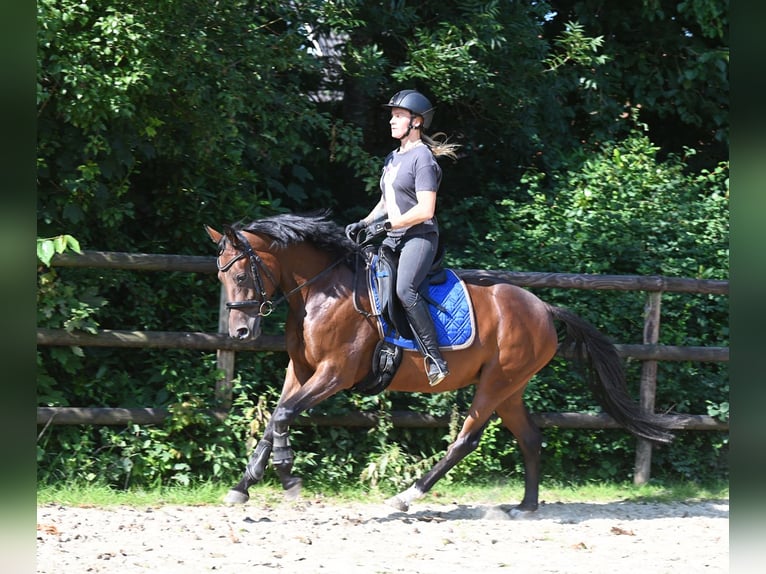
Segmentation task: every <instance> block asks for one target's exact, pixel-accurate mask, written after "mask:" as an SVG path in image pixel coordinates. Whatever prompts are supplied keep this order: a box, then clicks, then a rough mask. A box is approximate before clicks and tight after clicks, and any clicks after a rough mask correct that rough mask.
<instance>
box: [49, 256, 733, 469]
mask: <svg viewBox="0 0 766 574" xmlns="http://www.w3.org/2000/svg"><path fill="white" fill-rule="evenodd" d="M51 265H52V266H57V267H86V268H100V269H128V270H134V271H164V272H169V271H180V272H190V273H211V274H212V273H215V272H216V266H215V259H214V258H213V257H201V256H183V255H154V254H144V253H138V254H135V253H118V252H103V251H86V252H83V253H82V254H71V253H64V254H59V255H56V256H55V257H54V258H53V260H52V262H51ZM472 271H477V270H472ZM495 273H496V272H495ZM502 275H503V277H504V278H505V279H507V280H508V281H510V282H511V283H514V284H516V285H519V286H521V287H528V288H534V287H555V288H563V289H596V290H612V291H644V292H646V293H647V301H646V304H645V308H644V336H643V344H642V345H616V347H617V351H618V353H619V354H620V355H621V356H622V357H626V358H627V357H630V358H633V359H638V360H641V361H643V364H642V373H641V382H640V397H639V401H640V403H641V406H642V407H643V408H645V409H647V410H649V411H651V410H653V409H654V397H655V391H656V386H657V363H658V361H700V362H721V361H728V360H729V348H728V347H676V346H666V345H658V344H657V343H658V341H659V329H660V315H661V298H662V293H663V292H676V293H696V294H715V295H728V293H729V282H728V281H720V280H703V279H688V278H673V277H662V276H652V277H645V276H631V275H578V274H569V273H521V272H504V273H502ZM225 330H226V312H225V307H224V306H223V304H221V312H220V318H219V332H218V333H199V332H196V333H187V332H167V331H119V330H102V331H99V332H98V333H96V334H90V333H84V332H77V333H68V332H66V331H64V330H55V329H38V330H37V344H38V345H41V346H81V347H85V346H93V347H133V348H173V349H198V350H208V351H209V350H216V351H217V353H218V364H219V367H220V368H222V369H223V371H224V372H225V376H224V378H223V379H222V380H219V381H216V383H215V385H216V389H215V392H216V397H217V399H218V400H219V401H220V402H221V404H223V405H224V407H225V408H223V409H219V410H216V411H213V413H214V414H215V415H216V416H217V417H219V418H220V419H223V418H225V417H226V416H227V412H228V406H230V405H231V398H232V397H231V395H232V389H231V381H232V379H233V378H234V360H235V356H236V353H237V352H242V351H248V352H252V351H256V352H257V351H284V350H285V342H284V337H283V336H268V335H262V336H261V337H259V339H258V340H257V341H256V342H242V341H237V340H235V339H231V338H229V337H228V335H226V334H225V333H224V331H225ZM561 355H562V356H564V357H565V358H566V353H562V354H561ZM167 416H168V412H167V410H165V409H161V408H79V407H38V409H37V424H38V425H51V424H53V425H72V424H90V425H123V424H128V423H131V422H132V423H137V424H154V423H159V422H162V421H163V420H164V419H165V418H166V417H167ZM391 417H392V422H393V424H394V425H395V426H401V427H417V428H425V427H440V426H447V425H448V424H449V420H448V419H447V418H446V417H434V416H431V415H428V414H422V413H413V412H404V411H398V412H393V413H391ZM666 417H667V418H668V419H669V421H670V422H671V423H672V426H673V428H675V429H677V430H698V431H728V429H729V425H728V422H724V421H720V420H717V419H714V418H713V417H710V416H708V415H685V417H686V418H684V419H681V418H680V417H674V416H672V415H666ZM532 418H533V419H534V420H535V422H536V423H537V424H538V425H540V426H541V427H552V426H557V427H564V428H617V427H618V426H619V425H617V424H616V423H615V421H614V420H613V419H612V418H611V417H610V416H609V415H607V414H598V415H592V414H584V413H534V414H532ZM376 423H377V417H376V416H375V415H374V414H371V413H363V412H350V413H347V414H345V415H341V416H323V415H304V416H302V417H301V418H299V419H298V421H296V423H295V424H300V425H319V426H349V427H372V426H374V425H375V424H376ZM651 452H652V451H651V443H649V442H648V441H645V440H642V439H639V441H638V445H637V450H636V463H635V474H634V482H635V483H636V484H643V483H645V482H646V481H647V480H648V479H649V475H650V469H651Z"/></svg>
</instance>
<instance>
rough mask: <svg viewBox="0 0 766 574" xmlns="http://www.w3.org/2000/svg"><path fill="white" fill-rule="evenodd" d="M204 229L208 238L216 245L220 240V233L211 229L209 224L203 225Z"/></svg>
mask: <svg viewBox="0 0 766 574" xmlns="http://www.w3.org/2000/svg"><path fill="white" fill-rule="evenodd" d="M205 231H207V234H208V236H209V237H210V239H212V240H213V243H215V244H216V245H217V244H218V242H219V241H221V237H223V235H222V234H221V233H218V232H217V231H216V230H215V229H213V228H212V227H210V226H209V225H205Z"/></svg>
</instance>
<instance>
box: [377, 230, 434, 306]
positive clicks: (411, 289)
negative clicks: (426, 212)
mask: <svg viewBox="0 0 766 574" xmlns="http://www.w3.org/2000/svg"><path fill="white" fill-rule="evenodd" d="M383 243H384V244H385V245H388V246H389V247H391V249H393V250H394V252H395V253H396V254H397V255H398V256H399V264H398V266H397V274H396V296H397V297H398V298H399V300H400V301H401V302H402V305H404V308H405V309H408V308H410V307H412V306H413V305H414V304H415V303H416V302H417V298H418V289H419V288H420V286H421V285H422V283H423V281H425V279H426V276H427V275H428V272H429V271H430V269H431V265H433V262H434V257H435V256H436V250H437V248H438V246H439V234H438V233H436V232H434V233H426V234H424V235H413V236H410V237H408V236H404V237H401V238H392V237H386V239H384V240H383Z"/></svg>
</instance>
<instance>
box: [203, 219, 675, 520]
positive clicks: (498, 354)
mask: <svg viewBox="0 0 766 574" xmlns="http://www.w3.org/2000/svg"><path fill="white" fill-rule="evenodd" d="M205 229H206V231H207V233H208V235H209V236H210V238H211V239H212V240H213V241H214V242H215V243H216V244H217V246H218V255H217V265H218V279H219V280H220V281H221V283H222V284H223V288H224V291H225V296H226V298H227V300H228V301H227V303H226V305H227V307H228V309H229V317H228V328H229V335H230V336H231V337H234V338H236V339H239V340H254V339H257V337H258V336H259V335H260V333H261V319H262V318H264V317H266V316H268V315H269V314H270V313H271V311H272V310H273V308H274V306H276V305H278V304H281V303H284V304H286V305H287V306H288V310H287V320H286V324H285V341H286V347H287V353H288V356H289V363H288V365H287V371H286V375H285V380H284V385H283V387H282V391H281V396H280V398H279V401H278V403H277V405H276V407H275V409H274V411H273V413H272V416H271V417H270V419H269V421H268V423H267V425H266V427H265V430H264V432H263V436H262V437H261V438H260V440H259V442H258V443H257V444H256V447H255V449H254V450H253V453H252V455H251V457H250V459H249V461H248V463H247V465H246V468H245V471H244V474H243V476H242V479H241V480H240V481H239V482H238V483H237V484H236V485H235V486H234V487H233V488H232V489H231V490H229V492H228V493H227V495H226V496H225V498H224V501H225V502H227V503H231V504H238V503H245V502H247V501H248V499H249V493H248V489H249V487H250V486H252V485H253V484H256V483H257V482H259V481H260V480H261V479H262V478H263V474H264V471H265V468H266V465H267V464H268V461H269V457H270V456H272V464H273V467H274V469H275V470H276V472H277V475H278V476H279V479H280V482H281V484H282V487H283V488H284V489H285V490H286V491H287V494H288V495H290V494H292V495H293V496H294V495H296V494H297V492H299V491H300V488H301V484H302V483H301V479H300V478H299V477H297V476H295V475H293V474H292V467H293V463H294V460H295V459H294V456H295V455H294V452H293V450H292V448H291V446H290V436H289V435H290V425H291V423H292V422H293V421H294V420H295V419H296V417H298V416H299V415H300V414H301V413H303V412H305V411H306V410H308V409H310V408H312V407H314V406H316V405H318V404H319V403H321V402H322V401H324V400H325V399H327V398H329V397H331V396H333V395H335V394H336V393H338V392H340V391H344V390H349V389H351V388H352V387H353V386H354V385H355V384H357V383H358V382H360V381H361V380H362V379H364V378H365V376H366V375H367V374H368V372H369V371H370V369H371V362H372V357H373V351H374V348H375V346H376V344H377V342H378V341H379V340H380V335H379V331H378V328H377V325H376V323H375V321H376V320H377V319H376V318H375V317H374V316H371V313H372V309H371V305H370V301H369V298H368V297H364V296H358V297H357V295H360V293H357V288H358V286H359V285H362V287H361V288H362V289H364V290H365V291H366V287H364V285H365V281H364V278H362V277H357V273H356V271H355V265H356V263H355V258H356V257H360V255H359V249H360V248H359V245H358V244H357V243H356V242H354V241H351V239H349V238H348V237H346V236H345V234H344V231H343V229H342V228H341V227H340V226H339V225H337V224H336V223H334V222H333V221H331V219H330V212H329V211H327V210H325V211H321V212H314V213H311V214H303V215H301V214H281V215H276V216H272V217H267V218H264V219H259V220H256V221H252V222H250V223H247V224H244V223H241V222H240V223H236V224H233V225H227V226H225V227H224V228H223V233H221V232H218V231H216V230H215V229H213V228H211V227H209V226H205ZM360 275H361V274H360ZM459 277H460V279H462V280H463V282H464V283H465V285H466V288H467V291H468V293H469V295H470V299H471V301H472V303H473V306H474V311H475V317H476V318H477V320H476V334H475V337H474V340H473V342H472V343H471V344H470V346H467V347H465V348H462V349H459V350H448V351H445V358H446V360H447V361H448V362H449V368H450V374H449V376H448V377H447V378H446V379H445V380H444V381H443V382H441V383H440V384H439V385H438V386H436V387H431V386H430V385H429V383H428V379H427V378H426V375H425V371H424V369H423V363H422V358H421V357H420V355H419V353H417V352H405V353H404V357H403V358H402V361H401V365H400V366H399V369H398V371H397V372H396V375H395V376H394V378H393V379H392V380H391V382H390V385H389V387H388V389H387V390H389V391H399V392H418V393H441V392H447V391H454V390H456V389H459V388H462V387H466V386H468V385H475V393H474V395H473V399H472V403H471V406H470V408H469V410H468V413H467V416H466V418H465V421H464V422H463V425H462V428H461V429H460V432H459V434H458V435H457V437H456V438H455V440H454V442H453V443H452V444H450V445H449V447H448V448H447V451H446V454H445V455H444V457H443V458H441V460H439V461H438V462H437V463H436V464H435V465H434V467H433V468H432V469H431V470H430V471H428V472H427V473H426V474H425V475H424V476H422V477H421V478H420V479H419V480H417V481H416V482H415V483H414V484H413V485H412V486H411V487H409V488H408V489H406V490H405V491H403V492H401V493H399V494H397V495H395V496H394V497H392V498H390V499H388V500H387V502H388V503H389V504H390V505H392V506H393V507H394V508H396V509H398V510H401V511H406V510H408V509H409V507H410V504H411V503H412V502H413V501H414V500H417V499H419V498H421V497H422V496H424V495H425V494H426V493H427V492H428V491H429V490H430V489H431V488H432V487H433V486H434V484H435V483H436V482H437V481H438V480H439V479H441V478H442V477H443V476H444V475H445V474H446V473H447V472H448V471H449V470H450V469H451V468H453V467H454V466H455V465H456V464H457V463H458V462H460V461H461V460H462V459H463V458H464V457H465V456H466V455H468V454H469V453H470V452H472V451H473V450H474V449H476V448H477V446H478V444H479V440H480V438H481V435H482V432H483V431H484V428H485V427H486V425H487V423H488V422H489V420H490V417H491V416H492V415H493V413H496V414H497V415H498V416H499V418H500V420H501V422H502V424H503V425H504V426H505V427H506V428H507V429H508V430H509V431H510V432H511V433H512V434H513V436H514V437H515V438H516V440H517V441H518V444H519V448H520V450H521V453H522V456H523V461H524V497H523V499H522V501H521V503H520V504H519V505H518V506H516V507H515V509H514V510H513V511H512V514H513V515H516V514H519V513H523V512H531V511H535V510H537V507H538V496H539V493H538V490H539V483H540V455H541V452H540V449H541V445H542V434H541V432H540V429H539V428H538V427H537V425H536V424H535V423H534V422H533V421H532V419H531V418H530V415H529V412H528V411H527V408H526V407H525V405H524V402H523V393H524V389H525V387H526V386H527V383H528V382H529V380H530V379H531V378H532V376H533V375H534V374H535V373H537V372H538V371H539V370H540V369H542V368H543V367H544V366H545V365H547V364H548V363H549V362H550V361H551V359H552V358H553V357H554V355H555V354H556V352H557V349H558V346H559V341H558V334H557V330H556V328H555V325H554V322H555V321H559V322H562V323H563V324H564V325H565V326H566V330H567V332H566V335H565V336H564V338H563V340H562V342H561V345H570V347H572V348H574V349H576V353H575V354H576V356H577V357H579V358H582V359H583V360H585V361H586V364H587V366H588V367H589V372H590V373H591V379H592V381H591V386H592V388H593V391H594V394H595V396H596V397H597V398H598V400H599V402H600V403H601V404H602V406H603V408H604V410H605V411H606V412H608V413H609V414H610V415H611V416H612V417H613V418H614V419H615V421H617V423H619V424H620V425H621V426H623V427H624V428H625V429H627V430H628V431H629V432H631V433H633V434H634V435H636V436H639V437H642V438H645V439H647V440H649V441H651V442H653V443H658V444H660V443H668V442H670V441H671V440H672V438H673V435H672V433H671V432H669V426H668V425H667V424H666V423H664V422H663V421H662V419H660V418H659V417H657V416H656V415H654V414H653V413H649V412H645V411H644V410H643V409H641V408H640V406H639V405H638V403H637V402H636V401H634V400H633V399H632V398H631V396H630V395H629V393H628V391H627V387H626V383H625V375H624V371H623V368H622V362H621V359H620V357H619V355H618V354H617V351H616V348H615V347H614V345H613V344H612V343H611V342H609V340H608V339H607V338H606V336H605V335H603V334H602V333H601V332H599V331H598V330H597V329H596V328H595V327H594V326H592V325H591V324H590V323H588V322H586V321H585V320H584V319H582V318H580V317H578V316H577V315H575V314H574V313H572V312H571V311H569V310H567V309H564V308H561V307H556V306H553V305H550V304H548V303H545V302H543V301H542V300H541V299H539V298H538V297H537V296H535V295H534V294H532V293H531V292H529V291H527V290H525V289H523V288H521V287H518V286H516V285H513V284H511V283H509V282H508V281H506V280H503V279H502V278H501V277H499V275H498V274H495V275H493V273H492V272H491V271H484V272H482V271H471V272H467V271H461V272H459ZM360 305H361V308H360ZM361 311H366V312H365V313H363V312H361Z"/></svg>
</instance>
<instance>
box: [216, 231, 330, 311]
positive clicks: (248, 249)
mask: <svg viewBox="0 0 766 574" xmlns="http://www.w3.org/2000/svg"><path fill="white" fill-rule="evenodd" d="M232 232H233V233H234V234H235V236H236V237H237V241H238V242H239V245H234V244H232V247H234V248H235V249H238V250H239V254H238V255H237V256H236V257H233V258H232V259H230V260H229V261H228V262H227V263H226V264H225V265H221V257H220V255H219V256H218V259H216V266H217V267H218V271H221V272H223V273H226V272H227V271H228V270H229V269H231V266H232V265H234V263H236V262H237V261H239V260H240V259H242V258H244V257H247V258H248V260H249V262H250V273H251V275H252V276H253V281H254V282H255V288H256V290H257V291H258V293H259V294H260V296H261V298H260V299H247V300H245V301H227V302H226V308H227V309H244V308H247V307H258V316H259V317H268V316H269V315H271V313H272V312H273V311H274V307H276V306H277V305H279V304H280V303H281V302H282V301H284V300H286V299H287V298H288V297H290V296H291V295H293V294H294V293H297V292H298V291H300V290H301V289H303V288H304V287H307V286H308V285H310V284H312V283H313V282H314V281H316V280H317V279H319V278H320V277H322V275H324V274H326V273H328V272H329V271H330V270H332V269H333V268H335V267H336V266H337V265H339V264H340V263H341V262H342V261H343V258H341V259H338V260H337V261H336V262H335V263H333V264H332V265H330V266H329V267H327V268H326V269H325V270H324V271H322V272H320V273H319V274H318V275H315V276H314V277H312V278H311V279H309V280H308V281H305V282H304V283H301V284H300V285H298V286H297V287H295V288H294V289H293V290H292V291H290V292H289V293H285V294H284V295H282V296H281V297H280V298H279V299H277V300H276V301H271V300H269V299H268V295H267V294H266V288H265V287H264V285H263V278H262V277H261V272H260V269H262V270H263V272H264V273H265V275H266V277H267V278H268V279H269V281H270V282H271V284H272V285H273V286H274V289H275V291H276V290H277V289H278V288H279V283H277V280H276V279H275V278H274V275H273V274H272V273H271V271H270V270H269V268H268V267H267V266H266V265H265V264H264V262H263V259H261V256H260V255H258V254H257V253H256V252H255V250H254V249H253V247H252V246H251V245H250V242H249V241H248V240H247V239H246V238H245V236H244V235H243V234H242V232H241V231H238V230H236V229H232Z"/></svg>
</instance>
